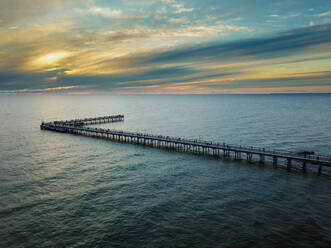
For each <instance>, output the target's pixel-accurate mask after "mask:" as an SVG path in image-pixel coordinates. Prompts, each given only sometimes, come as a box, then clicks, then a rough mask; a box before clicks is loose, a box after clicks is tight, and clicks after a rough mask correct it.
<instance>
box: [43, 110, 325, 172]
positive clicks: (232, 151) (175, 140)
mask: <svg viewBox="0 0 331 248" xmlns="http://www.w3.org/2000/svg"><path fill="white" fill-rule="evenodd" d="M123 120H124V115H112V116H103V117H96V118H85V119H75V120H69V121H68V120H66V121H54V122H43V123H42V124H41V126H40V127H41V129H44V130H50V131H57V132H63V133H73V134H79V135H85V136H98V137H104V138H108V139H111V140H116V141H121V142H127V143H136V144H142V145H150V146H154V147H159V148H172V149H177V150H183V151H187V152H194V153H199V154H206V155H214V156H218V157H220V156H223V157H227V158H230V157H234V158H235V159H242V154H244V157H245V158H246V159H247V160H248V161H249V162H252V161H253V160H258V161H259V162H260V163H262V164H263V163H264V162H265V158H270V159H272V163H273V166H274V167H277V165H278V160H279V159H285V161H286V167H287V169H288V170H290V169H291V167H292V161H296V162H299V163H301V164H302V169H303V170H304V171H306V165H307V164H311V165H318V166H319V167H318V173H319V174H321V172H322V167H323V166H327V167H330V166H331V156H325V155H320V154H311V153H302V154H301V153H295V152H289V151H280V150H268V149H265V148H258V147H253V146H238V145H229V144H226V143H219V142H212V141H203V140H200V139H188V138H179V137H171V136H163V135H155V134H148V133H139V132H128V131H119V130H111V129H102V128H95V127H87V126H86V125H92V124H101V123H109V122H117V121H123Z"/></svg>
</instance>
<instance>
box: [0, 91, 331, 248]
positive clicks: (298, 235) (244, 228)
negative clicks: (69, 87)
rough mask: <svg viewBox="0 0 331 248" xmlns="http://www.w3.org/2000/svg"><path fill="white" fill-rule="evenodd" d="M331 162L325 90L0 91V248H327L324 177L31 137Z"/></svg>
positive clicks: (329, 203) (330, 190)
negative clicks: (113, 118) (62, 129)
mask: <svg viewBox="0 0 331 248" xmlns="http://www.w3.org/2000/svg"><path fill="white" fill-rule="evenodd" d="M113 114H124V115H125V120H124V121H123V122H116V123H108V124H102V125H99V127H100V128H109V129H116V130H124V131H134V132H140V133H150V134H158V135H165V136H175V137H185V138H192V139H202V140H206V141H212V142H221V143H223V142H225V143H228V144H235V145H247V146H256V147H261V148H267V149H277V150H284V151H291V152H300V151H314V152H315V153H320V154H325V155H331V94H268V95H264V94H259V95H254V94H250V95H60V94H49V95H10V96H4V95H2V96H0V124H1V125H0V247H1V248H20V247H31V248H32V247H72V248H74V247H135V248H136V247H170V248H171V247H231V248H232V247H331V178H330V177H329V176H327V175H322V176H318V175H317V173H314V172H308V173H302V172H301V171H300V170H293V171H291V172H288V171H287V170H285V169H282V168H277V169H275V168H273V167H272V166H269V165H264V166H262V165H260V164H258V163H253V164H248V163H247V162H246V161H244V160H243V161H235V160H233V159H223V158H219V159H216V158H214V157H208V156H201V155H194V154H190V153H182V152H178V151H174V150H166V149H157V148H152V147H146V146H139V145H135V144H125V143H119V142H113V141H110V140H105V139H100V138H93V137H83V136H77V135H71V134H63V133H55V132H50V131H44V130H40V124H41V122H42V121H54V120H70V119H75V118H86V117H97V116H105V115H113Z"/></svg>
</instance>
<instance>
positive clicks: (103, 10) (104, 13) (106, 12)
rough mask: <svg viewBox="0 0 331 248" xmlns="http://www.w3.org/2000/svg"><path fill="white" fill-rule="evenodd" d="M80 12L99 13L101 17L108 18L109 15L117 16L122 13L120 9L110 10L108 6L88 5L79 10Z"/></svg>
mask: <svg viewBox="0 0 331 248" xmlns="http://www.w3.org/2000/svg"><path fill="white" fill-rule="evenodd" d="M81 12H82V13H88V14H94V15H101V16H103V17H106V18H109V17H117V16H120V15H122V11H121V10H112V9H110V8H102V7H98V6H93V7H90V8H89V9H87V10H85V11H84V10H81Z"/></svg>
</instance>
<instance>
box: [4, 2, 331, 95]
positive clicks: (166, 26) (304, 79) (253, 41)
mask: <svg viewBox="0 0 331 248" xmlns="http://www.w3.org/2000/svg"><path fill="white" fill-rule="evenodd" d="M303 92H319V93H320V92H322V93H331V1H330V0H314V1H312V0H277V1H270V0H249V1H247V0H231V1H228V0H204V1H200V0H47V1H45V0H1V1H0V94H5V95H7V94H50V93H56V94H59V93H60V94H100V93H104V94H228V93H240V94H241V93H303Z"/></svg>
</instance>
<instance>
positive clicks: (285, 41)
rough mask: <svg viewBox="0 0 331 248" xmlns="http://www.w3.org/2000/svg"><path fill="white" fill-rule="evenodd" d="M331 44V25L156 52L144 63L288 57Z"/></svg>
mask: <svg viewBox="0 0 331 248" xmlns="http://www.w3.org/2000/svg"><path fill="white" fill-rule="evenodd" d="M326 43H328V44H330V43H331V24H325V25H319V26H314V27H308V28H301V29H296V30H292V31H288V32H281V33H278V34H276V35H273V36H270V37H263V38H256V39H248V40H240V41H234V42H228V43H223V42H222V43H219V44H212V45H205V46H199V47H195V46H193V47H189V48H185V47H184V48H180V49H176V50H173V51H168V52H163V53H159V54H155V55H153V56H151V57H149V58H148V59H146V60H147V63H157V62H169V61H185V60H201V59H204V60H210V59H213V60H231V59H242V58H243V57H252V56H253V57H255V58H267V57H270V56H272V57H282V56H289V55H290V54H291V53H297V52H298V51H300V50H304V49H309V48H310V47H311V46H318V45H322V44H326Z"/></svg>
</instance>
